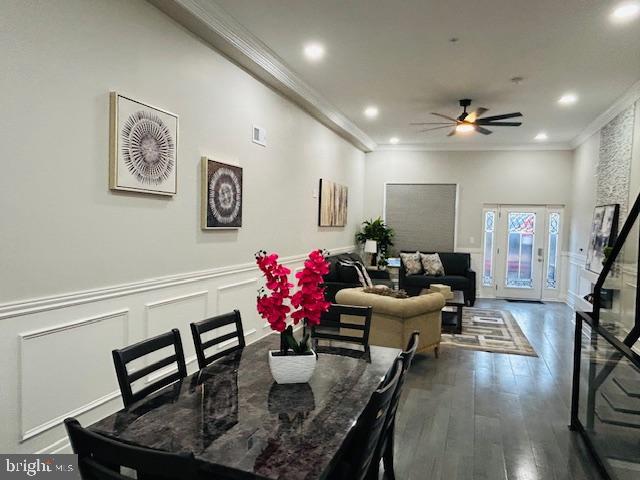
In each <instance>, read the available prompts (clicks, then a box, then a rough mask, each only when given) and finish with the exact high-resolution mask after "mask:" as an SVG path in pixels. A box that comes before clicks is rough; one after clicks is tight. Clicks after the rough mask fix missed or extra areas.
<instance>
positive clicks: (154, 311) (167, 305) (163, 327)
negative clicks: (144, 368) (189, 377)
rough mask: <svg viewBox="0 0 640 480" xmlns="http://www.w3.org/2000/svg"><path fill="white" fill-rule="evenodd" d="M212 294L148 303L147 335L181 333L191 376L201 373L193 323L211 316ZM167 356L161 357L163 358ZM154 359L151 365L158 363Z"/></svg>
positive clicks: (183, 296)
mask: <svg viewBox="0 0 640 480" xmlns="http://www.w3.org/2000/svg"><path fill="white" fill-rule="evenodd" d="M208 296H209V291H208V290H202V291H198V292H193V293H187V294H185V295H178V296H175V297H169V298H165V299H163V300H158V301H155V302H151V303H147V304H146V305H145V307H146V316H145V317H146V318H145V320H146V322H145V333H144V336H145V337H146V338H149V337H154V336H156V335H160V334H161V333H165V332H168V331H170V330H171V329H173V328H177V329H178V330H180V337H181V338H182V346H183V348H184V356H185V360H186V362H187V369H188V372H189V373H192V372H194V371H195V370H197V367H198V366H197V362H196V351H195V347H194V346H193V340H192V337H191V327H190V326H189V324H190V323H192V322H199V321H200V320H204V319H205V318H207V315H208V311H209V308H208ZM162 356H164V355H158V357H159V358H161V357H162ZM154 360H156V359H154V358H153V357H152V356H151V355H150V356H149V362H151V361H154Z"/></svg>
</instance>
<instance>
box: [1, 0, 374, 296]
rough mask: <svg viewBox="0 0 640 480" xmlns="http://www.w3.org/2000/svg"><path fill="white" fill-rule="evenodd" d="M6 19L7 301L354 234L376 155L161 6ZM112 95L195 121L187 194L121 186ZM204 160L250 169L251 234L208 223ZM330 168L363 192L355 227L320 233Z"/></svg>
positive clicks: (44, 6) (183, 134) (25, 13)
mask: <svg viewBox="0 0 640 480" xmlns="http://www.w3.org/2000/svg"><path fill="white" fill-rule="evenodd" d="M2 22H4V24H5V25H4V26H3V28H2V32H3V34H4V35H6V37H5V39H4V42H3V45H4V48H3V70H4V75H3V76H2V79H1V80H0V86H1V87H2V91H3V92H4V93H3V105H2V111H3V115H2V116H0V118H1V120H0V122H2V123H1V124H0V128H1V129H2V131H3V132H4V134H3V142H2V149H3V151H2V158H3V162H6V163H7V167H8V168H6V169H5V174H3V175H2V176H1V177H0V203H1V204H2V205H3V208H2V209H1V213H0V215H2V217H1V218H2V225H4V226H8V225H10V226H11V228H3V233H2V247H3V248H2V265H1V268H2V272H3V276H2V279H1V280H0V281H1V282H2V283H1V284H0V302H8V301H13V300H17V299H25V298H31V297H38V296H42V295H50V294H58V293H63V292H68V291H75V290H79V289H87V288H93V287H104V286H108V285H114V284H120V283H126V282H131V281H133V280H141V279H145V278H152V277H158V276H163V275H167V274H177V273H183V272H190V271H195V270H203V269H207V268H211V267H216V266H222V265H231V264H237V263H245V262H248V261H251V260H252V254H253V252H254V251H256V250H257V249H259V248H267V249H277V250H278V251H280V252H281V253H282V254H283V255H294V254H298V253H302V252H304V251H306V250H308V249H310V248H312V247H326V248H329V249H331V248H333V247H339V246H345V245H350V244H352V243H353V235H354V233H355V229H356V227H357V225H358V224H359V222H360V220H361V216H362V215H361V212H362V184H363V165H364V164H363V158H364V154H363V153H362V152H360V151H359V150H356V149H355V148H354V147H352V146H351V145H350V144H348V143H347V142H345V141H344V140H342V139H341V138H340V137H338V136H337V135H335V134H334V133H333V132H331V131H330V130H328V129H327V128H326V127H324V126H322V125H321V124H320V123H318V122H317V121H315V120H314V119H312V118H311V117H310V116H309V115H307V114H306V113H304V112H303V111H301V110H300V109H299V108H297V107H296V106H294V105H293V104H292V103H291V102H289V101H288V100H286V99H284V98H283V97H281V96H280V95H278V94H276V93H274V92H273V91H272V90H271V89H269V88H268V87H266V86H264V85H263V84H261V83H259V82H257V81H256V80H255V79H254V78H253V77H252V76H250V75H249V74H247V73H246V72H244V71H243V70H241V69H240V68H238V67H236V66H235V65H233V64H231V63H230V62H228V61H227V60H226V59H224V58H223V57H222V56H220V55H219V54H217V53H216V52H215V51H213V50H212V49H211V48H209V47H208V46H207V45H205V44H204V43H203V42H201V41H199V40H198V39H196V38H194V37H193V36H192V35H190V34H189V33H187V32H186V31H184V30H183V29H182V28H181V27H179V26H177V25H176V24H175V23H174V22H173V21H172V20H170V19H169V18H168V17H166V16H165V15H164V14H162V13H161V12H160V11H158V10H157V9H155V8H154V7H152V6H151V5H149V4H147V3H146V2H143V1H76V0H65V1H53V2H41V1H33V2H32V1H23V0H15V1H9V2H3V12H2ZM110 90H118V91H122V92H124V93H127V94H129V95H132V96H133V97H135V98H139V99H141V100H143V101H146V102H148V103H150V104H152V105H157V106H159V107H162V108H165V109H167V110H169V111H172V112H175V113H177V114H178V115H179V116H180V132H179V148H178V161H179V167H178V179H179V184H178V195H176V196H175V197H173V198H163V197H158V196H146V195H139V194H135V195H132V194H122V193H113V192H111V191H109V190H108V188H107V171H108V170H107V164H108V156H107V155H108V153H107V152H108V143H107V142H108V92H109V91H110ZM254 123H255V124H258V125H261V126H263V127H265V128H266V129H267V131H268V142H269V145H268V147H267V148H263V147H260V146H258V145H255V144H253V143H251V141H250V136H251V129H252V125H253V124H254ZM202 155H208V156H210V157H212V158H214V159H217V160H220V161H223V162H224V161H228V162H234V163H236V162H237V163H238V164H240V165H241V166H242V167H243V168H244V194H245V197H244V211H243V228H242V229H241V230H238V231H233V232H203V231H201V230H200V227H199V214H200V203H199V195H200V188H199V186H200V184H199V165H200V163H199V162H200V157H201V156H202ZM320 177H327V178H329V179H331V180H334V181H337V182H340V183H344V184H347V185H349V187H350V192H349V193H350V195H349V224H348V226H347V227H346V228H340V229H335V230H329V229H324V230H321V229H319V228H318V227H317V226H316V225H317V199H315V198H312V192H313V190H314V189H317V187H318V185H317V184H318V180H319V179H320Z"/></svg>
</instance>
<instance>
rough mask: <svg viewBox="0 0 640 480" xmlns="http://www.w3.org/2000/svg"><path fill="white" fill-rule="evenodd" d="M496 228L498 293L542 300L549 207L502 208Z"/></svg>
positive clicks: (514, 297) (510, 296)
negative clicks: (547, 211)
mask: <svg viewBox="0 0 640 480" xmlns="http://www.w3.org/2000/svg"><path fill="white" fill-rule="evenodd" d="M496 227H497V228H496V247H497V248H496V277H495V278H496V287H497V296H498V297H502V298H513V299H525V300H540V299H541V297H542V271H543V268H542V267H543V265H544V249H543V247H544V243H545V238H544V232H545V231H546V230H545V229H546V208H544V207H534V206H521V205H520V206H514V207H510V206H504V207H500V208H499V209H498V222H497V225H496Z"/></svg>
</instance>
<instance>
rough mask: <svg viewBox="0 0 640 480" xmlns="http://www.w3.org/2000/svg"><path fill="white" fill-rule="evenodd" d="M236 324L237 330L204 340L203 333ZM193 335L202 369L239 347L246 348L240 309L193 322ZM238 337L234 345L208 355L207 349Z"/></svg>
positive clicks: (199, 364)
mask: <svg viewBox="0 0 640 480" xmlns="http://www.w3.org/2000/svg"><path fill="white" fill-rule="evenodd" d="M233 324H235V331H233V332H229V333H225V334H223V335H219V336H216V337H214V338H212V339H210V340H207V341H204V342H203V341H202V334H203V333H207V332H210V331H211V330H215V329H218V328H221V327H225V326H227V325H233ZM191 335H192V336H193V344H194V346H195V348H196V355H197V357H198V366H199V367H200V369H203V368H205V367H206V366H207V365H209V364H210V363H211V362H214V361H215V360H217V359H219V358H222V357H224V356H225V355H228V354H229V353H231V352H234V351H236V350H238V349H241V348H244V346H245V341H244V330H243V329H242V318H241V316H240V311H238V310H234V311H233V312H230V313H224V314H222V315H217V316H215V317H212V318H208V319H206V320H202V321H201V322H194V323H192V324H191ZM234 338H237V340H238V344H237V345H232V346H230V347H229V348H225V349H224V350H221V351H219V352H216V353H214V354H211V355H207V354H206V352H205V350H207V349H208V348H211V347H215V346H216V345H219V344H221V343H224V342H226V341H229V340H233V339H234Z"/></svg>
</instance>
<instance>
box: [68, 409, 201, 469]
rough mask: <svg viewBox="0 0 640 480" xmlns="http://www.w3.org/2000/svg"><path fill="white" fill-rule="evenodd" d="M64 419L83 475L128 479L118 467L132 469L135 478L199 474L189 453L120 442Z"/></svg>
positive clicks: (72, 419)
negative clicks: (134, 472)
mask: <svg viewBox="0 0 640 480" xmlns="http://www.w3.org/2000/svg"><path fill="white" fill-rule="evenodd" d="M64 423H65V426H66V428H67V433H68V435H69V440H70V441H71V447H72V449H73V451H74V453H76V454H77V455H78V466H79V467H80V474H81V476H82V478H83V479H86V480H131V479H132V478H133V477H130V476H125V475H123V474H122V473H120V467H127V468H129V469H133V470H135V471H136V474H137V478H162V479H163V480H179V479H185V478H193V479H195V478H197V477H198V468H197V464H196V461H195V459H194V457H193V454H192V453H189V454H173V453H168V452H162V451H159V450H152V449H148V448H141V447H136V446H133V445H129V444H126V443H122V442H119V441H117V440H114V439H111V438H108V437H105V436H103V435H100V434H98V433H95V432H92V431H91V430H87V429H86V428H82V427H81V426H80V423H78V421H77V420H76V419H74V418H67V419H66V420H65V421H64Z"/></svg>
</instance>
